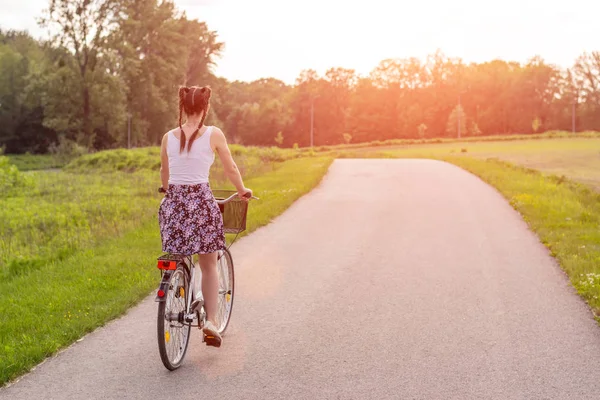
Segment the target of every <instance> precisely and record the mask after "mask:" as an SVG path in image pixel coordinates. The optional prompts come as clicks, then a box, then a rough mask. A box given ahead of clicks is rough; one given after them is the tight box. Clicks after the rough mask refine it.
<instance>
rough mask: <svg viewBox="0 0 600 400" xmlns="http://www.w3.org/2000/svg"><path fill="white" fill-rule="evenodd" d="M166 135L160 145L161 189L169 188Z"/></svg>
mask: <svg viewBox="0 0 600 400" xmlns="http://www.w3.org/2000/svg"><path fill="white" fill-rule="evenodd" d="M167 140H168V134H165V135H164V136H163V139H162V143H161V145H160V181H161V183H162V187H163V189H166V188H167V187H168V186H169V157H168V156H167Z"/></svg>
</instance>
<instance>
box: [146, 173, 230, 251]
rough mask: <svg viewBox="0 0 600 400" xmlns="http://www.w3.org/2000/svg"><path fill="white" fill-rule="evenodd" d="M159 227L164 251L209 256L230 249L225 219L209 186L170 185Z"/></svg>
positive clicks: (159, 213) (204, 184)
mask: <svg viewBox="0 0 600 400" xmlns="http://www.w3.org/2000/svg"><path fill="white" fill-rule="evenodd" d="M158 224H159V226H160V236H161V239H162V251H163V252H166V253H172V254H185V255H190V254H208V253H213V252H215V251H218V250H223V249H225V247H226V246H225V234H224V232H223V217H222V215H221V212H220V210H219V205H218V204H217V202H216V200H215V198H214V196H213V193H212V191H211V190H210V186H209V184H208V183H200V184H197V185H169V188H168V189H167V193H166V195H165V198H164V199H163V200H162V202H161V203H160V207H159V209H158Z"/></svg>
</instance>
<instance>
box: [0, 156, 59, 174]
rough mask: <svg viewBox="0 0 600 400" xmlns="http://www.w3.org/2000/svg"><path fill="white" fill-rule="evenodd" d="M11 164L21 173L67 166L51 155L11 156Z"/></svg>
mask: <svg viewBox="0 0 600 400" xmlns="http://www.w3.org/2000/svg"><path fill="white" fill-rule="evenodd" d="M7 157H8V158H9V160H10V162H11V163H12V164H14V165H16V166H17V168H19V170H21V171H35V170H40V169H55V168H62V167H63V166H64V165H65V161H63V160H62V159H61V158H60V157H56V156H53V155H50V154H35V155H34V154H10V155H7Z"/></svg>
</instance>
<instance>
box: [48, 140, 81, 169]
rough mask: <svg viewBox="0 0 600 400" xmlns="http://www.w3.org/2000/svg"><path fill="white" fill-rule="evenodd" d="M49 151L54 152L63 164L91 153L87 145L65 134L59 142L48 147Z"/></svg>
mask: <svg viewBox="0 0 600 400" xmlns="http://www.w3.org/2000/svg"><path fill="white" fill-rule="evenodd" d="M48 152H49V153H50V154H53V155H54V156H55V157H56V159H57V160H58V161H59V162H60V163H62V164H67V163H68V162H69V161H71V160H73V159H75V158H77V157H81V156H83V155H85V154H87V153H89V151H88V149H87V147H85V146H82V145H80V144H78V143H77V142H75V141H73V140H70V139H67V138H66V137H65V136H60V137H59V138H58V143H52V144H51V145H50V147H49V148H48Z"/></svg>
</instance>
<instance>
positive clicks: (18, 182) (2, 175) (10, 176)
mask: <svg viewBox="0 0 600 400" xmlns="http://www.w3.org/2000/svg"><path fill="white" fill-rule="evenodd" d="M29 185H31V179H29V177H28V176H27V175H25V174H23V173H22V172H21V171H19V169H18V168H17V167H16V166H14V165H12V164H11V163H10V160H9V159H8V157H5V156H0V197H4V196H7V197H8V195H10V194H12V193H14V191H15V190H16V189H19V188H24V187H27V186H29Z"/></svg>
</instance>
